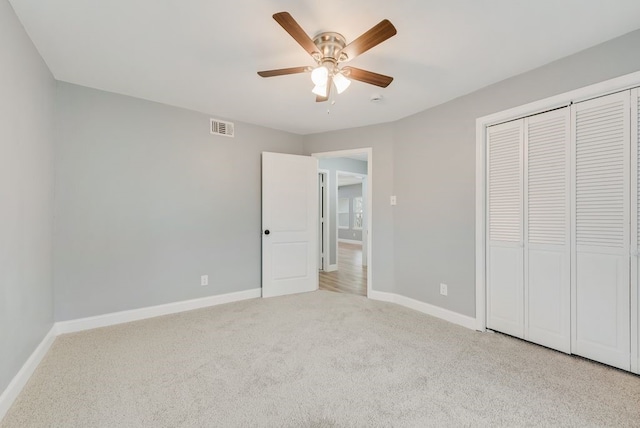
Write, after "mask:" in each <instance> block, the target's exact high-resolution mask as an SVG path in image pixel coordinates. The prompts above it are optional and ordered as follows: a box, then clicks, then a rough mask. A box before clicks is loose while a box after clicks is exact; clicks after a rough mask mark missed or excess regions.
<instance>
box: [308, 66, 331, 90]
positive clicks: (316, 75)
mask: <svg viewBox="0 0 640 428" xmlns="http://www.w3.org/2000/svg"><path fill="white" fill-rule="evenodd" d="M328 77H329V69H328V68H327V67H325V66H324V65H321V66H320V67H316V68H314V69H313V71H312V72H311V81H312V82H313V83H314V84H315V85H316V86H322V85H324V86H326V85H327V78H328Z"/></svg>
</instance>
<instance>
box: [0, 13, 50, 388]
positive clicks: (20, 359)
mask: <svg viewBox="0 0 640 428" xmlns="http://www.w3.org/2000/svg"><path fill="white" fill-rule="evenodd" d="M54 91H55V81H54V79H53V76H52V75H51V73H50V72H49V69H48V68H47V66H46V64H45V63H44V61H43V60H42V58H41V57H40V55H39V54H38V52H37V51H36V49H35V47H34V46H33V44H32V43H31V40H30V39H29V37H28V36H27V34H26V32H25V31H24V29H23V28H22V24H21V23H20V22H19V21H18V18H17V17H16V15H15V13H14V12H13V9H12V8H11V6H10V5H9V3H8V2H7V1H6V0H0V94H2V95H1V96H0V204H1V208H0V394H1V393H2V391H4V390H5V388H6V387H7V386H8V385H9V382H10V381H11V379H13V377H14V376H15V375H16V374H17V373H18V371H19V370H20V368H21V367H22V365H23V364H24V363H25V362H26V360H27V358H28V357H29V356H30V355H31V353H32V352H33V351H34V350H35V349H36V347H37V346H38V344H39V343H40V342H41V341H42V339H43V338H44V336H45V335H46V334H47V333H48V331H49V330H50V329H51V326H52V325H53V297H52V293H53V291H52V281H51V224H52V219H53V214H52V200H53V164H52V156H53V155H52V153H53V101H54Z"/></svg>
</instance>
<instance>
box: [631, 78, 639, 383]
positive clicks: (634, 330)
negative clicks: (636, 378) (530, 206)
mask: <svg viewBox="0 0 640 428" xmlns="http://www.w3.org/2000/svg"><path fill="white" fill-rule="evenodd" d="M639 145H640V90H638V89H637V88H636V89H634V90H632V91H631V217H632V218H631V371H632V372H634V373H638V374H640V316H639V314H638V310H639V308H640V292H639V291H640V280H639V278H640V271H639V269H640V263H638V254H639V253H640V202H639V201H640V147H639Z"/></svg>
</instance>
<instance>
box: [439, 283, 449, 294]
mask: <svg viewBox="0 0 640 428" xmlns="http://www.w3.org/2000/svg"><path fill="white" fill-rule="evenodd" d="M448 292H449V290H448V287H447V284H443V283H440V294H442V295H443V296H446V295H447V293H448Z"/></svg>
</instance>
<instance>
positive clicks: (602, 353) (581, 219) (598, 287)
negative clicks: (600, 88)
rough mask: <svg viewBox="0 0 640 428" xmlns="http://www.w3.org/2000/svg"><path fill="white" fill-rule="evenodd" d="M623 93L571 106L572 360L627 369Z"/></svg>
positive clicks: (626, 159) (627, 236)
mask: <svg viewBox="0 0 640 428" xmlns="http://www.w3.org/2000/svg"><path fill="white" fill-rule="evenodd" d="M629 119H630V115H629V92H628V91H627V92H623V93H617V94H612V95H609V96H606V97H601V98H597V99H594V100H590V101H585V102H582V103H578V104H575V105H574V106H573V108H572V124H573V126H574V133H573V135H574V141H573V145H574V147H573V156H575V158H574V159H573V162H574V170H573V171H572V172H573V174H574V179H575V182H574V188H573V194H574V198H575V204H574V209H575V221H574V228H575V229H574V234H575V235H574V236H575V238H574V239H575V257H574V260H575V265H574V269H575V273H574V275H573V278H574V279H575V283H574V284H573V292H574V293H573V294H574V295H573V306H572V311H573V314H572V316H573V319H574V322H573V332H572V333H573V334H572V336H573V337H572V340H573V343H572V349H573V353H575V354H577V355H582V356H584V357H587V358H591V359H594V360H597V361H600V362H603V363H606V364H610V365H613V366H615V367H619V368H622V369H625V370H629V369H630V362H631V360H630V339H631V337H630V298H629V293H630V288H629V279H630V278H629V270H630V266H629V262H630V259H629V240H630V229H629V224H630V213H631V211H630V135H629V130H630V121H629Z"/></svg>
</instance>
